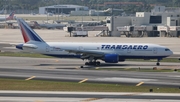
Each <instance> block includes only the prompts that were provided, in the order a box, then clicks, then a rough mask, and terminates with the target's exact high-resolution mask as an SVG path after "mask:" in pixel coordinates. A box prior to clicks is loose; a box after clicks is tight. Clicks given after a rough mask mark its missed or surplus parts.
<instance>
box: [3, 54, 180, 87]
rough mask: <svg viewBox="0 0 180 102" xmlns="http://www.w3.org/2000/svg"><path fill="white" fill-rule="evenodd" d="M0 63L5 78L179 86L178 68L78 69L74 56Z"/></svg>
mask: <svg viewBox="0 0 180 102" xmlns="http://www.w3.org/2000/svg"><path fill="white" fill-rule="evenodd" d="M69 62H71V63H69ZM128 63H129V64H128ZM130 63H131V64H130ZM0 64H1V66H0V77H6V78H7V77H10V78H21V79H26V78H29V77H31V76H36V77H35V78H34V79H43V80H56V81H57V80H58V81H73V82H79V81H81V80H83V79H85V78H87V79H88V81H87V82H95V83H115V84H120V83H122V84H132V85H136V84H138V83H139V82H144V84H143V85H154V86H159V85H160V86H168V87H176V88H178V87H179V86H180V81H179V78H180V75H179V73H178V72H165V73H160V72H131V71H102V70H90V69H91V68H89V67H87V68H85V69H80V68H78V66H81V65H82V64H83V61H81V60H75V59H53V58H52V59H51V58H46V59H45V58H26V57H20V58H18V57H0ZM138 64H139V65H138ZM151 64H152V65H153V64H154V62H143V63H142V62H134V63H132V62H124V63H123V64H121V63H119V64H115V65H113V67H115V68H123V67H126V68H128V67H129V66H134V68H138V67H139V66H141V67H143V66H145V67H147V66H148V67H152V65H151ZM111 66H112V65H108V64H107V65H106V64H104V66H103V68H111ZM172 66H174V67H179V66H180V63H162V66H161V67H172Z"/></svg>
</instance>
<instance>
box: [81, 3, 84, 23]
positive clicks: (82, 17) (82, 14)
mask: <svg viewBox="0 0 180 102" xmlns="http://www.w3.org/2000/svg"><path fill="white" fill-rule="evenodd" d="M81 1H82V25H83V9H84V7H83V6H84V0H81Z"/></svg>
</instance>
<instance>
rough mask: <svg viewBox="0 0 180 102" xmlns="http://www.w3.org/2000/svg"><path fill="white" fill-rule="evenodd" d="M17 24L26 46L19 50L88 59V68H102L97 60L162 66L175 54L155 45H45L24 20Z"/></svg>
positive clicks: (61, 43)
mask: <svg viewBox="0 0 180 102" xmlns="http://www.w3.org/2000/svg"><path fill="white" fill-rule="evenodd" d="M17 21H18V24H19V27H20V30H21V32H22V36H23V38H24V43H22V44H18V45H16V48H17V49H21V50H25V51H27V52H35V53H40V54H44V55H48V56H55V57H59V58H79V59H83V60H84V59H87V60H88V62H86V63H85V65H100V62H99V61H97V60H102V61H104V62H106V63H118V62H121V61H125V60H126V59H157V65H160V63H159V62H160V60H161V59H163V58H165V57H168V56H170V55H172V54H173V52H172V51H171V50H170V49H169V48H167V47H165V46H160V45H156V44H143V43H75V42H73V43H72V42H45V41H44V40H43V39H42V38H41V37H40V36H39V35H38V34H37V33H36V32H35V31H34V30H32V29H31V28H30V27H29V26H28V24H27V23H26V22H25V21H24V20H23V19H19V18H18V19H17ZM82 67H83V66H82Z"/></svg>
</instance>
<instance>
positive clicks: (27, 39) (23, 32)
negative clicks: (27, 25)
mask: <svg viewBox="0 0 180 102" xmlns="http://www.w3.org/2000/svg"><path fill="white" fill-rule="evenodd" d="M20 27H21V31H22V35H23V38H24V42H25V43H26V42H28V41H29V38H28V36H27V35H26V32H25V31H24V29H23V27H22V25H21V24H20Z"/></svg>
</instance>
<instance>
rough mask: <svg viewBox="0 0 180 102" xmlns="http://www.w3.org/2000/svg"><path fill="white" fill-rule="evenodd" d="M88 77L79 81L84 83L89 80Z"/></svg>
mask: <svg viewBox="0 0 180 102" xmlns="http://www.w3.org/2000/svg"><path fill="white" fill-rule="evenodd" d="M87 80H88V79H83V80H81V81H80V82H79V83H83V82H85V81H87Z"/></svg>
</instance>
